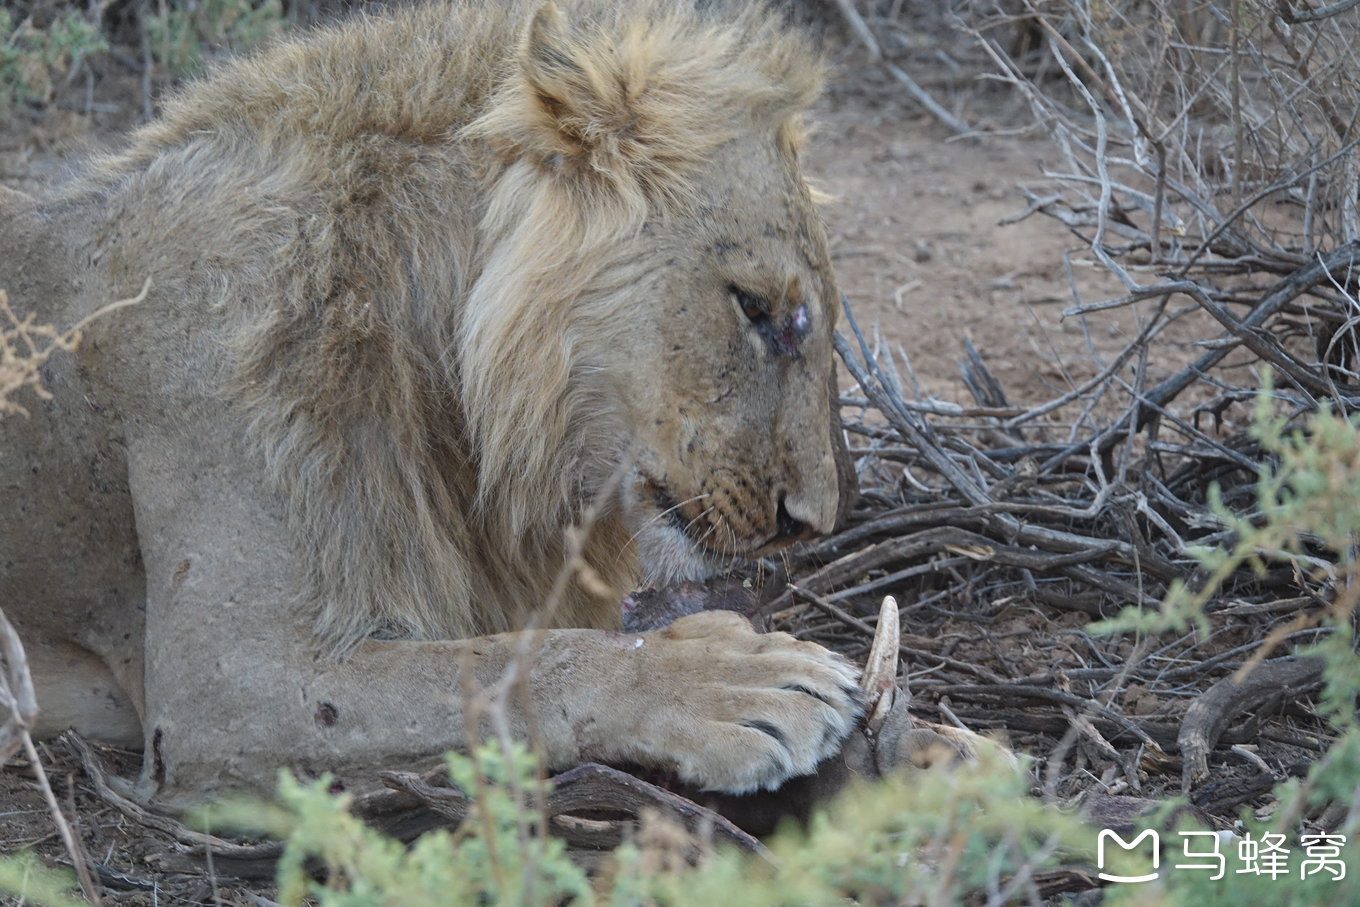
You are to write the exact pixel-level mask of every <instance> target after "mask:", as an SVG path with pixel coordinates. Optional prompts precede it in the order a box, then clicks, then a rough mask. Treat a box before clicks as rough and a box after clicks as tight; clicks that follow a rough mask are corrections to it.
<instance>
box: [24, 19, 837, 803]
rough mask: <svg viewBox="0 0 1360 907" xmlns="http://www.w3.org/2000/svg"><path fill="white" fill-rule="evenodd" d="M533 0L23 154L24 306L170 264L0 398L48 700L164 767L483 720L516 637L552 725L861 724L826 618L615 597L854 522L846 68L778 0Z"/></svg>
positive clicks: (147, 792) (325, 43) (154, 768)
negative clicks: (843, 515)
mask: <svg viewBox="0 0 1360 907" xmlns="http://www.w3.org/2000/svg"><path fill="white" fill-rule="evenodd" d="M535 6H536V4H534V5H530V3H529V0H523V2H520V0H516V2H512V3H505V4H474V3H453V4H450V3H442V4H435V5H430V6H424V7H420V8H415V9H406V10H402V11H398V12H393V13H390V14H386V15H384V16H383V17H381V18H366V19H359V20H357V21H354V22H350V23H347V24H343V25H341V26H339V27H336V28H333V29H330V30H324V31H319V32H316V33H314V34H311V35H309V36H307V37H304V38H302V39H300V40H296V41H293V42H291V43H284V44H280V45H278V46H275V47H273V48H272V49H270V50H268V51H267V52H264V53H262V54H260V55H258V56H254V57H251V58H248V59H245V60H242V61H238V62H236V63H233V64H231V65H229V66H226V67H224V68H222V69H221V70H220V71H218V72H216V73H215V74H213V75H211V76H210V77H208V78H206V79H203V80H202V81H199V82H198V83H197V84H194V85H191V86H190V87H188V88H187V89H186V90H184V91H183V92H182V93H181V94H180V95H179V96H178V97H176V98H175V99H173V100H172V101H171V102H170V103H169V104H168V105H167V107H166V111H165V113H164V115H163V116H162V117H161V118H160V119H159V120H157V121H156V122H154V123H152V124H150V125H148V126H146V127H145V128H143V129H141V130H139V131H138V132H136V133H135V134H133V136H132V137H131V140H130V142H129V143H128V146H127V148H126V149H125V150H123V151H121V152H120V153H116V154H112V155H109V156H106V157H103V158H100V159H97V160H95V161H93V162H92V163H90V164H89V165H88V167H87V168H86V169H85V170H84V171H83V172H82V173H80V174H79V175H78V176H77V177H76V178H74V179H73V180H72V181H71V183H70V184H69V185H67V186H65V187H63V188H62V189H60V190H58V191H56V192H55V193H53V194H52V195H51V196H50V197H48V198H45V199H41V200H32V199H29V198H26V197H24V196H21V195H19V194H17V193H4V192H3V191H0V206H3V208H4V210H3V211H0V248H2V249H4V255H3V258H2V259H0V287H6V288H8V290H9V292H10V295H11V298H12V300H13V301H14V302H15V303H16V304H17V305H18V307H19V309H20V310H24V309H29V308H31V309H35V310H36V311H37V313H38V317H39V319H41V320H42V321H48V322H53V323H56V324H68V325H69V324H73V323H75V322H76V321H78V320H79V319H81V318H83V317H85V316H86V315H88V314H89V313H91V312H92V311H94V310H96V309H97V308H99V307H100V306H101V304H103V303H105V302H107V301H109V300H113V299H118V298H123V297H127V296H130V295H132V294H135V293H137V291H138V290H139V288H141V287H142V285H143V283H144V282H145V281H146V280H148V279H149V280H150V287H151V290H150V294H149V296H148V298H147V299H146V300H145V301H143V302H141V303H140V304H138V305H135V306H132V307H130V308H127V309H124V310H122V311H120V312H118V313H116V314H112V315H109V316H107V317H105V318H103V319H100V320H98V321H96V322H95V323H94V325H93V326H92V327H91V328H90V329H89V330H88V331H87V333H86V339H85V342H84V344H83V345H82V347H81V348H80V350H79V353H78V354H77V355H76V356H74V357H66V358H65V359H63V360H62V361H60V362H55V363H53V364H52V365H51V367H50V368H49V369H47V371H46V374H45V381H46V385H47V387H48V389H49V390H51V391H52V392H53V393H54V394H55V397H54V399H52V400H51V401H49V402H46V403H43V404H41V405H37V406H34V409H35V413H34V416H33V418H32V419H29V420H24V419H17V418H11V419H7V420H5V421H4V422H3V424H0V488H3V494H4V500H5V501H6V503H7V507H6V510H5V513H4V520H3V526H2V527H0V570H3V574H0V578H2V579H3V583H4V594H3V602H4V607H5V609H6V610H7V611H9V612H10V614H11V615H12V616H13V617H14V618H15V619H16V622H17V623H18V625H19V627H20V630H21V632H22V633H23V634H24V636H25V638H26V641H27V644H28V646H29V649H30V655H31V658H32V661H33V664H34V668H35V672H36V676H37V682H38V685H39V690H40V699H41V701H42V704H43V706H44V710H45V715H44V717H45V719H46V727H47V729H48V730H53V729H56V728H60V727H64V726H67V725H74V726H76V727H77V728H79V729H82V730H84V731H85V732H86V733H89V734H92V735H96V736H99V737H102V738H104V739H108V740H114V741H123V742H128V743H132V742H135V743H136V744H137V745H141V746H144V747H145V753H146V756H145V768H144V770H143V773H142V777H141V781H140V785H139V792H140V794H141V795H142V796H144V797H145V798H146V799H148V800H156V801H158V802H164V803H171V802H176V801H179V800H181V799H186V798H195V797H201V796H203V795H206V794H211V793H213V792H215V791H219V790H223V789H227V788H240V787H256V788H258V787H260V786H267V785H269V784H270V783H271V782H272V779H273V776H274V772H275V770H276V768H277V767H278V766H279V765H291V766H293V767H295V768H300V769H302V770H304V771H317V770H323V769H324V770H330V771H333V772H336V773H337V775H338V776H339V777H340V778H341V779H344V778H346V777H351V778H355V777H359V776H360V775H361V771H360V770H361V769H364V768H371V767H373V766H375V765H380V764H383V763H385V762H391V761H393V760H402V759H406V758H410V757H417V756H422V755H428V754H431V753H436V752H439V751H441V750H444V749H448V748H456V747H459V746H462V745H465V744H466V742H467V740H468V737H469V731H468V729H467V728H466V727H465V721H464V716H463V708H464V700H465V693H466V690H467V687H468V685H469V684H472V683H475V684H480V685H482V686H489V685H491V684H493V683H495V682H496V680H497V679H498V678H500V677H501V676H502V674H503V672H505V670H506V669H507V666H508V665H509V664H510V663H511V662H512V660H513V659H514V658H515V656H516V652H517V650H522V649H527V650H528V651H529V652H530V654H531V657H532V664H531V666H530V668H529V670H528V671H527V672H526V676H525V688H526V691H527V692H526V695H525V696H523V697H521V698H517V699H516V698H512V701H511V708H510V712H509V715H508V720H509V723H510V726H511V728H512V730H513V731H514V732H515V733H519V734H523V735H526V736H527V735H529V734H530V733H531V732H532V734H533V735H534V737H535V739H536V740H537V741H538V743H539V744H540V746H541V748H542V751H543V752H544V754H545V757H546V759H547V761H548V763H549V764H550V765H551V766H553V767H561V766H568V765H572V764H575V763H578V762H581V761H585V760H598V761H616V762H617V761H627V762H632V763H639V764H644V765H655V766H662V767H666V768H669V769H672V770H674V771H675V772H676V773H677V774H678V775H680V776H681V777H682V778H683V779H685V780H686V781H688V782H691V783H693V784H695V785H698V786H700V787H705V788H711V789H721V790H727V791H738V792H739V791H748V790H753V789H757V788H770V787H774V786H777V785H779V784H780V783H782V782H783V781H784V780H785V779H787V778H789V777H791V776H795V775H799V774H804V773H807V772H810V771H812V769H813V767H814V766H815V765H816V764H817V763H818V761H819V760H821V759H823V758H825V757H826V756H828V755H829V754H831V753H832V752H834V751H835V750H836V748H837V747H838V745H839V742H840V741H841V740H842V738H843V737H844V736H845V735H846V734H847V733H848V732H849V731H850V729H851V728H852V726H853V724H854V722H855V718H856V715H857V711H858V699H857V695H856V693H855V690H854V688H853V681H854V672H853V671H852V669H851V668H850V667H849V666H848V665H846V664H845V663H844V662H843V661H842V660H841V659H839V658H838V657H836V656H834V655H833V654H831V653H830V652H827V651H826V650H824V649H822V648H821V647H819V646H816V645H812V644H810V643H804V642H799V641H796V640H794V639H792V638H791V637H789V636H787V635H782V634H771V635H757V634H755V633H754V632H752V631H751V629H750V627H749V625H747V624H746V623H745V622H744V621H743V620H742V619H740V618H738V617H736V616H734V615H730V614H700V615H696V616H694V617H690V618H685V619H683V620H681V621H679V622H677V623H675V624H674V625H672V627H671V628H670V629H668V630H664V631H657V632H653V633H645V634H639V635H625V634H621V633H618V632H613V629H614V628H616V627H617V625H618V624H617V622H618V615H619V600H620V596H621V595H623V594H624V593H625V592H626V591H627V590H628V589H630V588H635V587H636V584H638V583H640V582H662V581H671V580H677V579H686V578H690V579H692V578H696V577H701V576H704V575H708V574H710V573H711V572H713V570H714V569H715V567H716V566H720V565H722V564H725V563H727V562H729V561H730V560H731V559H732V558H733V557H738V558H741V557H754V556H761V555H764V554H766V553H769V552H772V551H775V550H777V549H779V548H780V547H782V546H784V545H786V544H788V543H790V542H792V541H794V540H797V539H801V538H805V537H808V536H811V535H813V534H815V533H818V532H822V531H825V530H827V529H829V528H830V526H831V524H832V522H833V519H834V515H835V512H836V506H837V479H836V468H835V461H834V451H833V443H832V439H831V433H830V431H829V428H828V426H829V425H830V424H831V418H832V412H831V408H830V402H829V400H828V395H827V388H828V384H829V381H830V376H831V369H832V344H831V336H832V330H833V325H834V322H835V303H836V301H837V298H838V296H837V291H836V288H835V286H834V281H833V279H832V274H831V267H830V264H829V261H828V256H827V251H826V244H825V238H824V235H823V229H822V226H821V225H820V222H819V219H818V215H817V213H816V212H815V210H814V208H813V204H812V202H811V200H810V197H809V190H808V187H807V186H806V184H805V183H804V180H803V178H802V176H801V175H800V172H799V167H798V162H797V147H798V143H799V127H798V121H799V116H800V112H801V111H803V110H804V109H805V108H806V107H807V105H808V103H809V102H810V100H811V99H812V97H813V95H814V93H815V91H816V90H817V87H818V78H819V76H818V68H817V66H815V65H813V64H812V63H811V62H810V60H811V57H810V55H809V53H808V51H807V49H806V48H805V47H804V45H803V44H802V43H800V41H799V40H798V38H797V37H796V36H794V35H791V34H789V33H786V32H785V31H784V30H783V29H782V27H781V26H779V25H778V24H776V23H775V21H774V19H773V18H772V17H771V16H770V15H769V14H768V13H762V12H761V11H751V10H749V9H748V10H746V11H741V10H737V11H731V10H727V11H724V10H722V9H719V8H717V7H718V5H717V4H698V7H699V8H698V9H696V8H695V6H696V5H695V4H692V3H688V2H682V0H675V2H665V0H646V2H630V3H617V4H616V3H606V2H599V0H581V2H579V3H578V2H571V3H564V4H563V6H564V7H565V8H564V9H562V10H559V9H558V8H557V7H555V6H553V5H552V4H549V5H547V6H544V7H542V8H541V9H535ZM592 505H598V506H596V507H595V508H594V509H595V511H596V513H597V515H596V517H595V519H594V520H593V528H592V529H591V531H590V533H589V536H588V538H587V540H586V541H585V542H584V543H583V545H582V546H581V551H580V558H581V561H582V562H583V563H584V565H585V566H584V567H577V568H576V569H575V570H574V571H573V573H572V577H573V579H572V581H571V582H568V583H567V584H566V588H565V590H563V591H561V592H560V594H558V595H556V596H554V595H553V594H552V590H553V587H554V579H555V577H557V576H558V575H559V574H560V573H561V571H562V570H563V567H564V563H565V562H566V561H567V560H568V556H569V554H570V553H571V552H570V546H569V545H568V543H567V542H566V541H565V539H567V538H568V533H567V530H568V529H569V528H570V527H571V526H572V525H573V524H578V523H581V522H582V521H583V518H584V516H585V514H586V511H587V509H588V508H590V507H592ZM573 537H574V536H573ZM554 597H555V598H556V599H558V600H557V601H556V602H555V605H556V606H555V607H554V608H551V609H549V610H547V611H546V612H544V616H543V617H542V618H541V620H542V624H541V625H543V626H546V627H548V628H549V629H547V630H546V631H544V632H542V633H540V634H537V637H536V638H535V639H534V640H533V641H532V644H529V643H527V642H525V638H524V637H523V635H522V634H516V633H515V632H513V631H515V630H516V629H517V628H521V627H524V626H526V625H530V622H531V621H532V620H535V619H537V618H535V615H536V614H537V613H538V612H539V611H540V609H542V608H543V607H544V606H545V605H546V604H548V603H549V599H550V598H554ZM566 628H577V629H566Z"/></svg>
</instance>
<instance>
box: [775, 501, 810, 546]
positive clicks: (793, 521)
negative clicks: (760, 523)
mask: <svg viewBox="0 0 1360 907" xmlns="http://www.w3.org/2000/svg"><path fill="white" fill-rule="evenodd" d="M774 517H775V533H774V538H773V539H771V540H770V541H771V542H773V543H775V544H782V545H791V544H793V543H794V542H805V541H807V540H808V539H811V538H816V537H817V530H816V528H815V527H813V526H812V524H810V523H806V522H804V521H802V520H800V519H798V518H797V517H795V516H794V515H793V514H791V513H789V509H788V507H786V506H785V505H784V496H783V495H782V494H781V495H780V496H779V506H778V507H777V508H776V509H775V514H774Z"/></svg>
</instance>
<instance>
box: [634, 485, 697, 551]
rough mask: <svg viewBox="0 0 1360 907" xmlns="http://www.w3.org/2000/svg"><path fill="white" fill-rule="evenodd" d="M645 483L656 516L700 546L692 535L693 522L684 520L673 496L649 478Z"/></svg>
mask: <svg viewBox="0 0 1360 907" xmlns="http://www.w3.org/2000/svg"><path fill="white" fill-rule="evenodd" d="M646 482H647V490H648V492H649V493H650V494H651V498H652V502H653V503H654V504H656V507H657V516H658V517H660V518H661V519H663V520H665V521H666V523H667V524H668V525H670V526H672V527H674V528H675V529H677V530H679V531H680V532H681V533H683V534H684V536H685V537H686V538H688V539H689V540H690V541H691V542H693V543H694V544H696V545H698V544H702V543H701V541H700V540H699V539H696V538H695V537H694V535H693V532H692V529H693V526H694V521H693V520H691V519H686V518H685V515H684V513H682V512H681V510H680V502H679V501H677V500H676V499H675V495H674V494H672V493H671V491H670V489H668V488H667V487H666V486H665V485H662V484H661V483H660V482H658V481H657V480H656V479H653V478H651V477H650V476H648V477H647V479H646Z"/></svg>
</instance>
